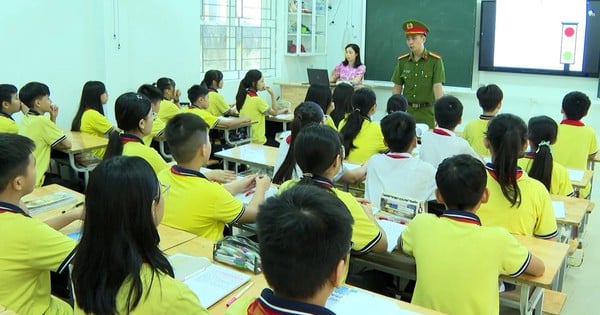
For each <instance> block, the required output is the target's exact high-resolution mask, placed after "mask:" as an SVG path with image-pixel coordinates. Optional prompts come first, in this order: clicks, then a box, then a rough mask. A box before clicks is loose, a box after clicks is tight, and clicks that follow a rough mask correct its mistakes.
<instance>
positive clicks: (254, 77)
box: [235, 69, 263, 112]
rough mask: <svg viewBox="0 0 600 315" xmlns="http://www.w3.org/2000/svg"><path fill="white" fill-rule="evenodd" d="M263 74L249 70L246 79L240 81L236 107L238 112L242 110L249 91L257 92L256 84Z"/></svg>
mask: <svg viewBox="0 0 600 315" xmlns="http://www.w3.org/2000/svg"><path fill="white" fill-rule="evenodd" d="M262 76H263V75H262V72H260V71H259V70H256V69H252V70H248V72H246V75H245V76H244V78H243V79H242V80H241V81H240V85H239V87H238V91H237V94H236V95H235V107H237V110H238V112H239V111H240V110H242V107H243V106H244V102H245V101H246V95H247V94H248V89H252V90H256V83H257V82H258V81H259V80H260V78H262Z"/></svg>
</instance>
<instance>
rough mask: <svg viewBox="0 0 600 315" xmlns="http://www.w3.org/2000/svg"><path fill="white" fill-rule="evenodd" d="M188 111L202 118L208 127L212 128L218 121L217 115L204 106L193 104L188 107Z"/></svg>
mask: <svg viewBox="0 0 600 315" xmlns="http://www.w3.org/2000/svg"><path fill="white" fill-rule="evenodd" d="M188 111H189V112H190V113H193V114H196V115H198V117H200V118H202V120H204V122H205V123H206V124H207V125H208V128H210V129H213V128H215V127H216V126H217V124H218V123H219V117H217V116H215V115H213V114H211V113H210V112H209V111H208V110H206V109H204V108H198V107H195V106H190V107H188Z"/></svg>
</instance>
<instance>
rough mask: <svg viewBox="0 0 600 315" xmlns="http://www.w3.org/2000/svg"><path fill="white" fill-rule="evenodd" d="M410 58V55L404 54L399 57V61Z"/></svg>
mask: <svg viewBox="0 0 600 315" xmlns="http://www.w3.org/2000/svg"><path fill="white" fill-rule="evenodd" d="M408 56H410V54H404V55H400V56H398V60H400V59H402V58H406V57H408Z"/></svg>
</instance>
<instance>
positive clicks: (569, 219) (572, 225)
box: [550, 195, 593, 239]
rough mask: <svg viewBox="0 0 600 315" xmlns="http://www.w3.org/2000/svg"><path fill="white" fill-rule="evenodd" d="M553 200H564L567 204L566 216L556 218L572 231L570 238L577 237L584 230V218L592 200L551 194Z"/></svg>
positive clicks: (560, 223) (557, 221)
mask: <svg viewBox="0 0 600 315" xmlns="http://www.w3.org/2000/svg"><path fill="white" fill-rule="evenodd" d="M550 198H552V201H562V202H563V203H564V205H565V217H564V218H556V223H557V224H558V225H562V226H565V227H566V228H568V229H569V231H570V236H569V238H570V239H576V238H577V236H578V235H580V234H581V233H582V232H583V229H584V221H585V220H584V219H585V215H586V212H587V211H588V209H590V207H592V208H593V205H592V204H591V202H590V201H589V200H587V199H580V198H573V197H567V196H559V195H550Z"/></svg>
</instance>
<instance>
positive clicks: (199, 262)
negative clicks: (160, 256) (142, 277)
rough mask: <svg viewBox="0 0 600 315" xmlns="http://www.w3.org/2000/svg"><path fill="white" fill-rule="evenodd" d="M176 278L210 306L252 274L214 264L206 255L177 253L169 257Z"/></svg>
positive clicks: (205, 304) (205, 305)
mask: <svg viewBox="0 0 600 315" xmlns="http://www.w3.org/2000/svg"><path fill="white" fill-rule="evenodd" d="M169 262H170V263H171V265H172V266H173V271H174V272H175V279H179V280H181V281H182V282H183V283H185V284H186V285H187V286H188V287H189V288H190V289H191V290H192V291H193V292H194V293H195V294H196V296H198V299H200V304H202V306H203V307H205V308H209V307H211V306H212V305H213V304H215V303H217V302H218V301H219V300H221V299H222V298H224V297H226V296H227V295H228V294H229V293H231V292H233V291H235V290H236V289H237V288H239V287H241V286H242V285H243V284H244V283H246V282H248V280H250V275H247V274H244V273H241V272H238V271H236V270H233V269H231V268H227V267H224V266H220V265H216V264H213V263H212V262H211V261H210V260H209V259H208V258H206V257H196V256H190V255H185V254H175V255H173V256H170V257H169Z"/></svg>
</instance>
